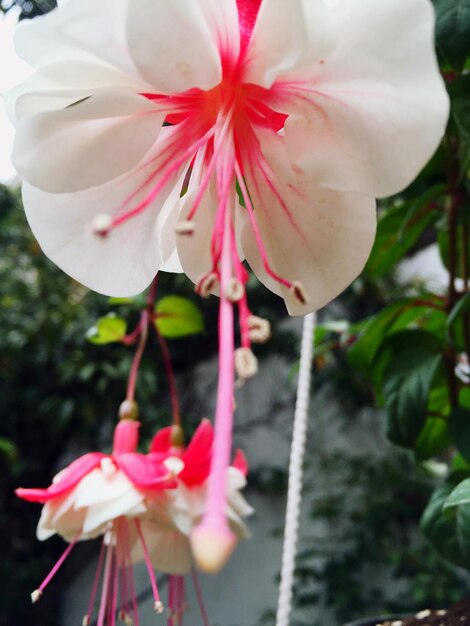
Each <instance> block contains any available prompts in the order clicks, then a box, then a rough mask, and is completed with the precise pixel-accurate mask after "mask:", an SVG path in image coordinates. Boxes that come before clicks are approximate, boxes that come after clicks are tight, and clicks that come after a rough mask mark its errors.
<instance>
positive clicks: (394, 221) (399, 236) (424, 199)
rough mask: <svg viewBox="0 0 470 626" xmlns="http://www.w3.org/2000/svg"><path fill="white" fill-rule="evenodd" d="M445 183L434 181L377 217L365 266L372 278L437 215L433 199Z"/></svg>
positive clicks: (388, 268) (390, 266)
mask: <svg viewBox="0 0 470 626" xmlns="http://www.w3.org/2000/svg"><path fill="white" fill-rule="evenodd" d="M443 190H444V186H443V185H441V184H439V185H434V186H433V187H431V188H430V189H428V190H427V191H426V192H425V193H423V194H420V195H419V197H418V198H417V199H416V200H413V201H411V202H407V203H404V204H403V205H401V206H399V207H394V208H392V209H390V210H388V211H387V212H386V213H385V215H384V216H383V217H382V218H381V219H380V220H379V223H378V226H377V235H376V239H375V243H374V246H373V248H372V252H371V255H370V257H369V260H368V262H367V265H366V267H365V269H364V273H365V275H366V276H368V277H369V278H371V279H372V280H377V279H378V278H382V276H384V275H385V274H387V273H388V272H390V271H391V270H392V269H393V268H394V266H395V265H396V264H397V263H398V262H399V261H400V260H401V259H402V258H403V257H404V256H405V254H406V253H407V252H408V250H409V249H410V248H411V247H412V246H413V245H414V244H415V243H416V241H417V240H418V238H419V237H420V235H421V234H422V233H423V231H424V230H425V229H426V227H427V226H428V225H429V224H431V223H432V222H434V221H435V219H436V218H437V216H438V215H439V213H438V211H437V209H436V208H434V207H433V205H432V201H433V200H435V199H436V198H438V197H439V196H440V195H441V194H442V192H443Z"/></svg>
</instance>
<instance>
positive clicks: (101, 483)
mask: <svg viewBox="0 0 470 626" xmlns="http://www.w3.org/2000/svg"><path fill="white" fill-rule="evenodd" d="M138 429H139V423H138V422H134V421H131V420H122V421H121V422H120V423H119V424H118V425H117V427H116V430H115V434H114V446H113V453H112V454H111V455H106V454H102V453H99V452H93V453H90V454H86V455H84V456H82V457H80V458H79V459H77V460H76V461H74V462H73V463H72V464H71V465H69V466H68V467H67V468H66V469H64V470H63V471H61V472H60V473H59V474H58V475H57V476H56V477H55V478H54V480H53V482H52V485H51V486H50V487H48V488H47V489H17V491H16V493H17V495H18V496H19V497H20V498H23V499H24V500H28V501H29V502H39V503H42V504H44V507H43V509H42V513H41V518H40V520H39V524H38V528H37V536H38V539H41V540H44V539H47V538H48V537H51V536H52V535H54V534H56V533H57V534H59V535H61V536H62V537H63V538H64V539H65V540H66V541H68V542H69V546H68V547H67V549H66V550H65V552H64V554H63V555H62V557H61V558H60V559H59V560H58V562H57V563H56V565H55V566H54V567H53V569H52V570H51V572H50V573H49V575H48V576H47V577H46V578H45V579H44V581H43V583H42V584H41V585H40V586H39V588H38V589H37V590H35V591H34V592H33V593H32V600H33V602H36V601H37V600H39V598H40V597H41V595H42V593H43V591H44V589H45V588H46V586H47V585H48V584H49V582H50V581H51V580H52V578H53V577H54V576H55V574H56V573H57V571H58V570H59V568H60V567H61V565H62V563H63V562H64V561H65V559H66V558H67V556H68V555H69V553H70V552H71V550H72V548H73V547H74V545H75V544H76V543H77V542H78V541H81V540H84V539H91V538H93V537H98V536H100V535H103V543H102V547H101V552H100V556H99V560H98V567H97V571H96V576H95V580H94V583H93V588H92V592H91V596H90V601H89V606H88V610H87V613H86V615H85V617H84V620H83V624H84V626H87V625H88V624H90V623H91V617H92V614H93V610H94V606H95V601H96V596H97V593H98V588H99V583H100V578H102V586H101V599H100V602H99V609H98V618H97V625H98V626H103V625H104V624H105V622H106V623H108V622H107V620H108V617H109V616H110V615H111V616H115V615H116V613H117V612H118V611H119V612H120V614H121V616H122V617H123V619H125V621H127V622H129V623H134V622H135V620H136V619H137V618H136V615H137V603H136V595H135V589H134V578H133V570H132V568H133V563H134V562H135V561H137V560H145V562H146V564H147V568H148V572H149V576H150V582H151V585H152V590H153V594H154V602H155V604H154V606H155V610H156V611H157V612H159V613H160V612H162V611H163V604H162V602H161V600H160V595H159V592H158V587H157V583H156V578H155V573H154V570H153V565H152V562H151V558H150V550H151V549H152V547H153V546H152V542H153V541H154V540H156V541H159V538H158V532H157V531H158V529H156V528H155V525H154V524H152V525H151V527H150V528H149V526H148V525H146V524H147V522H146V521H145V516H146V514H147V510H148V507H147V501H148V500H149V499H150V500H151V499H152V498H157V497H158V494H159V492H160V491H161V490H163V489H171V488H174V487H175V486H176V483H175V479H174V475H173V473H172V472H171V471H169V470H168V468H167V467H166V466H165V465H164V464H163V463H162V462H161V460H160V457H158V456H156V455H152V454H149V455H143V454H139V453H137V452H136V449H137V441H138ZM113 623H114V622H113ZM135 623H137V622H135Z"/></svg>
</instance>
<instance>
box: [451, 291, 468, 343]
mask: <svg viewBox="0 0 470 626" xmlns="http://www.w3.org/2000/svg"><path fill="white" fill-rule="evenodd" d="M466 313H470V291H468V292H467V293H466V294H465V295H464V297H463V298H460V300H459V301H458V302H457V304H456V305H455V306H454V308H453V309H452V311H451V312H450V315H449V317H448V318H447V323H446V332H447V336H448V337H450V335H451V334H452V328H453V327H454V326H455V324H456V323H457V322H458V321H459V320H460V318H461V317H462V316H463V315H465V314H466Z"/></svg>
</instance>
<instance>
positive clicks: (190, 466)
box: [178, 419, 214, 487]
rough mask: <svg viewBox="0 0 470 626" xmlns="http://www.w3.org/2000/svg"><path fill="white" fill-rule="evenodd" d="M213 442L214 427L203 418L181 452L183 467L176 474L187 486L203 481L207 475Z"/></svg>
mask: <svg viewBox="0 0 470 626" xmlns="http://www.w3.org/2000/svg"><path fill="white" fill-rule="evenodd" d="M213 442H214V429H213V428H212V424H211V423H210V421H209V420H207V419H204V420H202V422H201V423H200V425H199V426H198V428H197V430H196V432H195V433H194V436H193V438H192V439H191V443H190V444H189V446H188V447H187V448H186V450H185V452H184V454H183V462H184V469H183V471H182V472H181V473H180V474H178V478H179V479H180V480H182V481H183V482H184V483H185V484H186V485H187V486H188V487H191V486H194V485H198V484H200V483H203V482H204V481H205V480H206V479H207V477H208V476H209V472H210V466H211V457H212V445H213Z"/></svg>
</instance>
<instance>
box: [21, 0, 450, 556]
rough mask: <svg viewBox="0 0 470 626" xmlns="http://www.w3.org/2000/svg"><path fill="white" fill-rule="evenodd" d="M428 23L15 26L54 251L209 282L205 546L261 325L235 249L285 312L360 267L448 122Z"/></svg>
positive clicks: (201, 14) (416, 1)
mask: <svg viewBox="0 0 470 626" xmlns="http://www.w3.org/2000/svg"><path fill="white" fill-rule="evenodd" d="M433 27H434V17H433V10H432V5H431V2H430V0H381V1H380V2H378V1H377V0H289V2H286V1H285V0H178V2H175V1H172V0H152V1H151V2H150V1H149V0H101V1H100V2H96V0H62V1H59V8H58V9H57V10H56V11H53V12H51V13H50V14H48V15H47V16H45V17H42V18H38V19H35V20H34V21H33V22H32V23H24V24H23V25H21V26H20V28H19V30H18V34H17V40H16V44H17V50H18V52H19V54H20V55H21V56H23V57H24V58H25V59H26V60H27V61H29V62H30V63H31V64H32V65H33V66H35V68H36V72H35V74H34V75H33V76H32V77H31V78H30V79H29V80H28V81H26V82H25V83H24V84H22V85H20V87H18V88H17V89H16V90H15V91H14V92H12V94H11V95H10V98H9V108H10V114H11V117H12V119H13V120H14V122H15V124H16V127H17V135H16V142H15V148H14V153H13V160H14V163H15V165H16V167H17V169H18V171H19V173H20V174H21V176H22V177H23V178H24V180H25V184H24V186H23V198H24V204H25V209H26V213H27V216H28V220H29V222H30V224H31V227H32V229H33V231H34V232H35V234H36V236H37V238H38V240H39V242H40V244H41V246H42V247H43V249H44V251H45V252H46V254H47V255H48V256H50V258H51V259H52V260H54V261H55V262H56V263H57V264H58V265H59V266H61V267H62V268H63V269H64V270H65V271H67V272H68V273H69V274H71V275H72V276H73V277H75V278H76V279H78V280H79V281H81V282H83V283H84V284H86V285H87V286H89V287H91V288H92V289H94V290H96V291H100V292H102V293H105V294H108V295H114V296H123V295H132V294H135V293H138V292H140V291H141V290H142V289H143V288H144V287H146V286H147V285H148V284H149V283H150V281H151V280H152V279H153V278H154V276H155V273H156V272H157V271H158V270H162V269H163V270H169V271H178V270H181V268H182V269H183V270H184V271H185V273H186V274H187V275H188V276H189V277H190V278H192V279H193V281H194V282H195V283H196V284H197V288H198V290H199V292H200V293H201V294H202V295H208V294H209V293H212V292H218V293H219V294H220V297H221V300H220V323H219V337H220V363H219V372H220V376H219V388H218V401H217V409H216V428H215V439H214V451H213V457H212V462H211V474H210V478H209V484H208V495H207V510H206V512H205V514H204V516H203V520H202V522H201V525H200V527H199V528H198V529H197V530H196V531H195V532H193V544H194V549H195V552H196V556H197V554H205V553H206V552H207V551H208V550H209V549H210V548H213V547H214V546H216V545H218V546H219V549H218V552H219V554H220V555H224V554H225V555H226V554H228V552H229V547H230V545H233V543H234V537H233V533H232V531H231V529H230V528H229V525H228V523H227V520H226V511H225V480H226V471H227V467H228V466H229V462H230V455H231V430H232V419H233V381H234V375H235V372H234V368H235V367H236V370H237V374H238V376H239V377H240V378H247V377H249V376H251V375H253V374H254V373H255V372H256V360H255V359H254V356H253V354H252V352H251V350H250V346H251V342H252V341H255V340H256V338H259V337H260V334H259V328H260V325H259V322H258V323H257V324H255V327H254V328H253V323H254V321H253V320H254V319H255V320H256V318H254V317H253V316H252V314H251V311H250V309H249V306H248V303H247V299H246V293H245V284H246V281H247V272H246V269H245V267H244V265H243V260H244V258H246V260H247V261H248V263H249V264H250V266H251V267H252V269H253V270H254V272H255V273H256V275H257V276H258V278H259V279H260V280H261V281H262V282H263V283H265V284H266V285H267V286H268V287H269V288H270V289H272V290H273V291H274V292H276V293H278V294H279V295H282V296H283V297H284V299H285V301H286V304H287V307H288V309H289V311H290V312H291V313H292V314H303V313H306V312H308V311H311V310H314V309H317V308H319V307H321V306H322V305H324V304H325V303H326V302H328V301H329V300H330V299H332V298H333V297H334V296H335V295H336V294H337V293H339V292H340V291H341V290H342V289H343V288H345V287H346V286H347V285H348V284H349V283H350V282H351V280H353V279H354V278H355V277H356V276H357V274H358V273H359V272H360V271H361V269H362V267H363V265H364V263H365V261H366V259H367V256H368V254H369V251H370V248H371V245H372V241H373V238H374V233H375V200H374V198H376V197H382V196H386V195H390V194H392V193H395V192H398V191H400V190H401V189H402V188H404V187H405V186H406V185H407V184H408V183H410V182H411V181H412V180H413V178H414V177H415V176H416V174H417V173H418V171H419V170H420V169H421V167H422V166H423V165H424V164H425V162H426V161H427V160H428V159H429V158H430V156H431V155H432V153H433V152H434V150H435V149H436V147H437V145H438V143H439V141H440V138H441V136H442V134H443V132H444V128H445V124H446V120H447V115H448V106H449V105H448V97H447V94H446V92H445V88H444V85H443V81H442V79H441V77H440V75H439V71H438V66H437V63H436V59H435V54H434V48H433ZM93 230H94V233H93V232H92V231H93ZM97 235H100V236H97ZM234 306H237V307H238V311H239V319H240V331H241V332H240V336H241V347H240V348H239V349H238V351H237V352H236V353H235V346H234ZM254 330H255V332H254ZM262 334H263V333H262ZM267 334H269V332H268V333H267ZM264 336H266V333H264ZM220 560H221V561H223V559H222V558H221V559H220Z"/></svg>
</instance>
